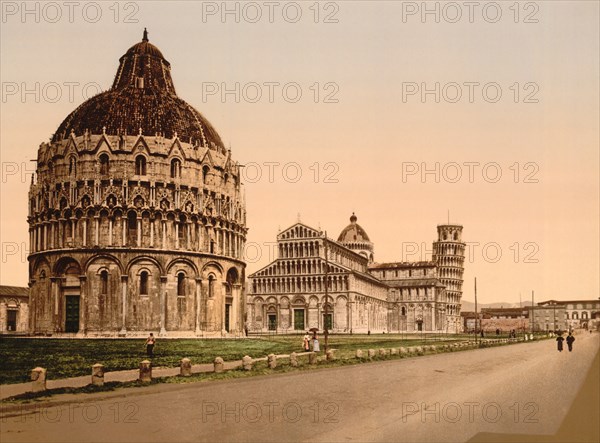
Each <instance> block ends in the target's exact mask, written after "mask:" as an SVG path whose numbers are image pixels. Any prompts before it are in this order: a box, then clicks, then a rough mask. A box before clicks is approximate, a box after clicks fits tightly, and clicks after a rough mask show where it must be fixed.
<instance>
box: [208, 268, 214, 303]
mask: <svg viewBox="0 0 600 443" xmlns="http://www.w3.org/2000/svg"><path fill="white" fill-rule="evenodd" d="M214 295H215V276H214V275H212V274H211V275H209V276H208V297H209V298H211V297H214Z"/></svg>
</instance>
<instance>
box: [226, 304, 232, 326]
mask: <svg viewBox="0 0 600 443" xmlns="http://www.w3.org/2000/svg"><path fill="white" fill-rule="evenodd" d="M230 312H231V305H230V304H226V305H225V330H226V331H227V332H229V316H230Z"/></svg>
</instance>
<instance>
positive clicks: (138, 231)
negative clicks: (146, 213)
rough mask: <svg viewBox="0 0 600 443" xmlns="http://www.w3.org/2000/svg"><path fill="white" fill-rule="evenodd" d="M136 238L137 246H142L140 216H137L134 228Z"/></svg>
mask: <svg viewBox="0 0 600 443" xmlns="http://www.w3.org/2000/svg"><path fill="white" fill-rule="evenodd" d="M136 231H137V232H136V234H137V239H136V244H137V247H138V248H141V247H142V217H141V216H138V218H137V229H136Z"/></svg>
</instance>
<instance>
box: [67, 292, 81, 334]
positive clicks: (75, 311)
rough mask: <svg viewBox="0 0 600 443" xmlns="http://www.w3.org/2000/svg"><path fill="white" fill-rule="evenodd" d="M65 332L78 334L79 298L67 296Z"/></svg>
mask: <svg viewBox="0 0 600 443" xmlns="http://www.w3.org/2000/svg"><path fill="white" fill-rule="evenodd" d="M66 301H67V312H66V318H65V332H79V296H78V295H67V300H66Z"/></svg>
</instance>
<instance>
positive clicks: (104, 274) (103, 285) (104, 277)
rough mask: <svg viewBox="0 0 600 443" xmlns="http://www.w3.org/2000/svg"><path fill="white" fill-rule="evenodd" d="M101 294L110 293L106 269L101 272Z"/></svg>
mask: <svg viewBox="0 0 600 443" xmlns="http://www.w3.org/2000/svg"><path fill="white" fill-rule="evenodd" d="M100 294H102V295H106V294H108V271H107V270H106V269H105V270H103V271H102V272H100Z"/></svg>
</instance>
